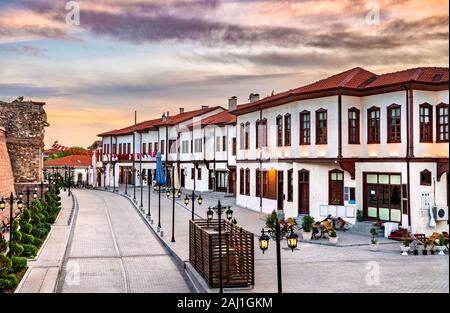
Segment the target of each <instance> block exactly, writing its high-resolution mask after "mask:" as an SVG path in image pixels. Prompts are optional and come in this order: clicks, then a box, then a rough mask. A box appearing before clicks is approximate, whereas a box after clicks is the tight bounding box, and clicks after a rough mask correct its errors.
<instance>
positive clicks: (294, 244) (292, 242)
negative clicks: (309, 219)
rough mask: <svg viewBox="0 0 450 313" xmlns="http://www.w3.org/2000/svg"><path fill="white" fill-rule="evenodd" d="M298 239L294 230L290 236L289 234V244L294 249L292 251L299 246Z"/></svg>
mask: <svg viewBox="0 0 450 313" xmlns="http://www.w3.org/2000/svg"><path fill="white" fill-rule="evenodd" d="M297 241H298V235H297V234H294V232H293V231H291V233H290V234H289V236H287V244H288V247H289V248H291V249H292V251H294V249H295V248H297Z"/></svg>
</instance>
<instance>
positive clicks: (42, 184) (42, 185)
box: [41, 181, 44, 200]
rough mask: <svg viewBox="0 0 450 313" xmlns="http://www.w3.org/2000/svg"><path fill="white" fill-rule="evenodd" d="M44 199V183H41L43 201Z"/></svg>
mask: <svg viewBox="0 0 450 313" xmlns="http://www.w3.org/2000/svg"><path fill="white" fill-rule="evenodd" d="M42 199H44V182H43V181H41V200H42Z"/></svg>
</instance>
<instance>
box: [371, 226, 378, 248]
mask: <svg viewBox="0 0 450 313" xmlns="http://www.w3.org/2000/svg"><path fill="white" fill-rule="evenodd" d="M377 235H378V233H377V229H376V228H374V227H372V228H371V229H370V250H371V251H378V239H377Z"/></svg>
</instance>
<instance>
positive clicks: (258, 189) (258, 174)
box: [255, 168, 261, 197]
mask: <svg viewBox="0 0 450 313" xmlns="http://www.w3.org/2000/svg"><path fill="white" fill-rule="evenodd" d="M255 186H256V196H257V197H260V196H261V171H260V169H259V168H257V169H256V179H255Z"/></svg>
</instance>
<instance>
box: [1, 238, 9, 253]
mask: <svg viewBox="0 0 450 313" xmlns="http://www.w3.org/2000/svg"><path fill="white" fill-rule="evenodd" d="M7 247H8V243H7V242H6V239H5V238H3V237H0V254H2V253H5V252H6V249H7Z"/></svg>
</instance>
